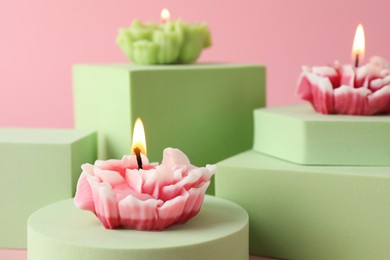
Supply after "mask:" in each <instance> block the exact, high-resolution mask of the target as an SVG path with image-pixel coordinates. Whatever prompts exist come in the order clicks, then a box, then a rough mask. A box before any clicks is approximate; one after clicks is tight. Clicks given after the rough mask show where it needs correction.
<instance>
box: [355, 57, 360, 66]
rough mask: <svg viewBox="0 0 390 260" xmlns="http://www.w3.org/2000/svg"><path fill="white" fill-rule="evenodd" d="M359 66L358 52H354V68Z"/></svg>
mask: <svg viewBox="0 0 390 260" xmlns="http://www.w3.org/2000/svg"><path fill="white" fill-rule="evenodd" d="M357 67H359V54H356V58H355V68H357Z"/></svg>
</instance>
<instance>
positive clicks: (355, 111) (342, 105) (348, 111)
mask: <svg viewBox="0 0 390 260" xmlns="http://www.w3.org/2000/svg"><path fill="white" fill-rule="evenodd" d="M369 94H371V91H370V90H369V89H366V88H353V87H351V86H341V87H339V88H337V89H335V91H334V95H335V111H336V112H337V113H338V114H345V115H367V114H368V111H369V108H368V99H367V97H368V95H369Z"/></svg>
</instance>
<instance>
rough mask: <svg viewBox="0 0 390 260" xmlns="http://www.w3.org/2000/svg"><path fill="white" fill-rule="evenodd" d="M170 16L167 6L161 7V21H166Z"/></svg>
mask: <svg viewBox="0 0 390 260" xmlns="http://www.w3.org/2000/svg"><path fill="white" fill-rule="evenodd" d="M170 18H171V13H170V12H169V10H168V9H167V8H164V9H162V10H161V21H163V22H164V23H165V22H168V21H169V19H170Z"/></svg>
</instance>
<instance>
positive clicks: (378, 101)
mask: <svg viewBox="0 0 390 260" xmlns="http://www.w3.org/2000/svg"><path fill="white" fill-rule="evenodd" d="M368 105H369V107H370V114H377V113H379V112H380V111H382V112H383V113H385V114H390V85H387V86H385V87H383V88H381V89H380V90H378V91H376V92H375V93H374V94H372V95H370V96H369V97H368Z"/></svg>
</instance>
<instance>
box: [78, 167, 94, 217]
mask: <svg viewBox="0 0 390 260" xmlns="http://www.w3.org/2000/svg"><path fill="white" fill-rule="evenodd" d="M74 204H75V206H76V207H77V208H80V209H83V210H89V211H92V212H93V213H95V204H94V202H93V197H92V190H91V186H90V185H89V183H88V181H87V176H86V175H85V173H82V174H81V176H80V178H79V180H78V182H77V190H76V195H75V197H74Z"/></svg>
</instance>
